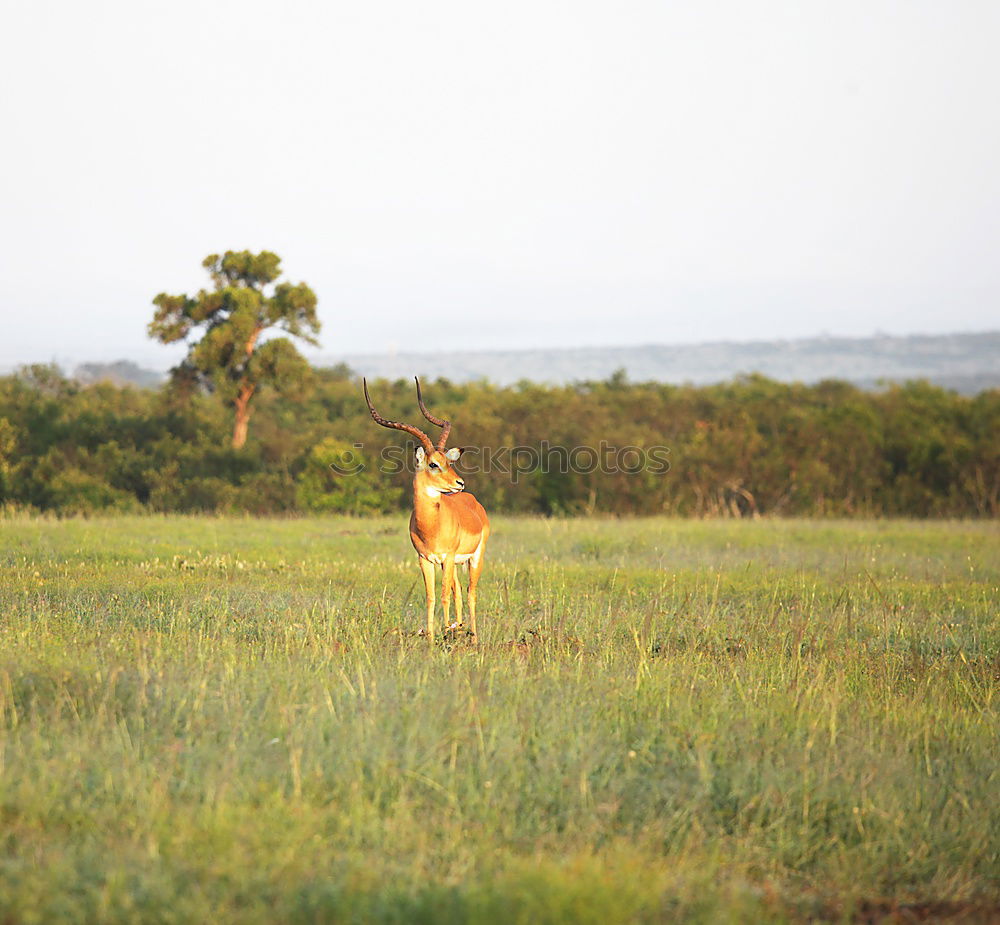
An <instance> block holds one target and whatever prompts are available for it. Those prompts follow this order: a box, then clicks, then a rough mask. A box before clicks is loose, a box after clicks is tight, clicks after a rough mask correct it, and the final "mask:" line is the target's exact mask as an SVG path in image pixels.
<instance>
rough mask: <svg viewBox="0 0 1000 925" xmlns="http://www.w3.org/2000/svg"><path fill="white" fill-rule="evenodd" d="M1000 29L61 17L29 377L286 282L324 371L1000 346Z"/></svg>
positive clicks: (13, 234)
mask: <svg viewBox="0 0 1000 925" xmlns="http://www.w3.org/2000/svg"><path fill="white" fill-rule="evenodd" d="M998 48H1000V3H998V2H996V0H983V2H972V0H934V2H913V0H907V2H884V0H861V2H858V0H832V2H811V0H787V2H780V3H779V2H765V0H758V2H753V3H748V2H745V0H738V2H728V3H727V2H711V0H698V2H690V0H685V2H667V0H660V2H651V0H632V2H627V3H621V2H619V3H611V2H603V3H597V2H581V0H576V2H554V0H534V2H519V0H513V2H510V0H508V2H505V3H501V4H497V3H490V4H486V3H477V2H469V0H465V2H451V0H447V2H437V0H435V2H424V3H415V2H412V0H411V2H395V0H393V2H378V0H361V2H358V0H354V2H350V3H347V2H339V0H334V2H315V3H307V2H301V0H291V2H287V0H286V2H284V3H282V4H272V3H264V2H262V0H238V2H214V0H197V2H192V0H165V2H143V0H89V2H87V3H79V2H76V0H74V2H69V0H32V2H20V3H15V2H11V3H8V4H6V5H5V10H4V15H3V26H2V29H0V79H2V87H3V90H2V93H0V130H2V132H3V138H4V141H3V144H2V148H0V150H2V152H3V155H2V156H3V170H2V171H0V196H2V200H0V254H2V266H0V312H2V316H3V328H2V333H3V336H2V339H0V365H10V364H15V363H21V362H28V361H40V360H49V359H53V358H56V359H63V360H74V361H75V360H85V359H107V360H110V359H116V358H119V357H130V358H133V359H137V360H139V361H140V362H145V363H146V364H148V365H156V366H160V367H165V366H166V365H169V363H170V362H171V360H172V359H174V357H175V354H172V353H171V352H170V351H169V350H167V348H164V347H161V346H158V345H155V344H154V343H153V342H151V341H149V340H148V339H147V338H146V335H145V325H146V323H147V322H148V320H149V318H150V316H151V313H152V306H151V304H150V300H151V299H152V297H153V296H154V295H155V294H156V293H157V292H160V291H164V290H165V291H167V292H182V291H193V290H196V289H197V288H199V287H200V286H202V285H204V284H206V283H207V277H206V276H205V274H204V271H203V270H202V269H201V266H200V263H201V260H202V258H203V257H204V256H205V255H206V254H209V253H212V252H219V251H223V250H226V249H242V248H252V249H255V250H258V249H263V248H267V249H270V250H274V251H276V252H277V253H278V254H280V255H281V256H282V258H283V261H284V268H285V270H286V272H287V274H288V275H289V277H291V278H292V279H293V280H295V281H298V280H305V281H306V282H308V283H309V284H310V285H311V286H312V287H313V288H314V289H315V290H316V292H317V294H318V295H319V297H320V313H321V317H322V320H323V322H324V330H323V333H322V342H323V353H325V354H334V353H341V352H369V351H372V352H374V351H379V350H382V349H389V348H390V347H393V346H395V347H397V348H400V349H402V348H406V349H420V350H433V349H462V348H468V349H484V348H490V347H497V348H501V347H502V348H509V347H539V346H555V345H594V344H634V343H645V342H653V341H656V342H676V341H697V340H715V339H734V340H745V339H752V338H771V337H796V336H808V335H813V334H817V333H820V332H828V333H831V334H844V335H867V334H871V333H873V332H874V331H876V330H882V331H886V332H890V333H900V334H902V333H911V332H939V331H951V330H977V329H986V328H996V327H998V326H1000V311H998V307H1000V304H998V303H1000V300H998V296H1000V257H998V247H997V245H998V243H1000V227H998V225H1000V52H998Z"/></svg>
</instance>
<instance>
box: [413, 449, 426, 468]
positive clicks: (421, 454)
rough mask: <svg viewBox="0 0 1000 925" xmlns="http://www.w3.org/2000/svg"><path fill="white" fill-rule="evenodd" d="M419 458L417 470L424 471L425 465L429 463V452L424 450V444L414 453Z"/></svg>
mask: <svg viewBox="0 0 1000 925" xmlns="http://www.w3.org/2000/svg"><path fill="white" fill-rule="evenodd" d="M414 455H415V457H416V460H417V472H422V471H423V470H424V467H425V466H426V465H427V454H426V453H425V452H424V448H423V447H422V446H418V447H417V452H416V453H415V454H414Z"/></svg>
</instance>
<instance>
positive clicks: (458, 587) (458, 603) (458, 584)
mask: <svg viewBox="0 0 1000 925" xmlns="http://www.w3.org/2000/svg"><path fill="white" fill-rule="evenodd" d="M458 572H459V570H458V568H457V567H456V568H455V622H456V623H458V624H461V623H462V579H461V578H460V577H459V574H458Z"/></svg>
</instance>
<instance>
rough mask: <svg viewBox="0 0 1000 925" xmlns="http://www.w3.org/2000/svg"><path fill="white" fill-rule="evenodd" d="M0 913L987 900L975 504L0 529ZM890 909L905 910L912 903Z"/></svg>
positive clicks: (992, 705) (86, 915) (274, 918)
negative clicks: (480, 549) (456, 561)
mask: <svg viewBox="0 0 1000 925" xmlns="http://www.w3.org/2000/svg"><path fill="white" fill-rule="evenodd" d="M0 537H2V544H0V557H2V566H3V569H2V573H0V605H2V621H0V737H2V739H0V921H2V922H5V923H12V925H20V923H29V922H39V923H43V922H44V923H51V922H62V921H67V922H69V921H111V922H114V921H142V922H213V923H225V922H235V921H240V922H279V921H280V922H364V921H373V920H374V921H389V922H400V923H403V922H427V923H442V922H443V923H447V922H462V921H476V922H494V921H495V922H525V923H528V922H531V923H535V922H546V921H548V922H599V923H601V925H608V923H613V922H633V921H661V920H663V919H683V920H685V921H705V922H720V921H722V922H725V921H760V920H767V921H805V920H812V919H828V920H833V921H841V920H845V921H846V920H850V919H851V918H852V917H855V916H857V917H864V916H868V917H869V919H870V918H872V917H874V918H878V916H879V915H881V914H888V913H890V912H891V911H892V910H893V909H894V908H895V907H896V906H897V905H900V904H914V905H913V907H912V909H910V910H909V911H910V912H913V914H918V913H919V914H934V913H936V914H937V915H938V916H939V917H948V916H949V915H953V914H954V915H958V914H960V913H961V914H966V915H969V916H972V920H986V919H988V918H989V916H991V915H994V914H996V913H997V912H998V910H1000V905H998V904H1000V879H998V871H1000V771H998V768H1000V735H998V730H1000V717H998V715H997V714H998V709H997V707H998V703H1000V698H998V697H997V682H998V679H1000V617H998V608H997V602H998V599H1000V593H998V587H1000V529H998V526H997V525H996V524H995V523H940V522H939V523H913V522H905V521H900V522H868V523H847V522H843V523H842V522H803V521H784V522H783V521H777V522H740V523H732V522H708V523H706V522H681V521H674V520H660V519H655V520H636V521H624V522H622V521H612V520H576V521H559V520H555V521H549V520H539V519H509V518H508V519H502V518H497V519H496V522H495V532H494V538H493V540H492V541H491V548H490V550H489V552H488V555H487V571H486V572H485V574H484V578H483V583H482V585H481V593H480V611H481V615H480V631H481V639H482V642H481V645H480V646H479V647H478V648H473V647H470V646H468V645H465V644H464V643H461V644H448V643H445V644H442V645H439V646H437V647H435V648H434V649H433V650H431V649H430V648H429V647H428V646H427V644H426V643H425V642H424V641H423V640H422V639H420V638H417V637H416V636H415V635H414V633H415V631H416V630H417V629H418V628H419V627H420V626H421V624H422V621H423V617H422V609H423V604H422V594H423V591H422V587H421V586H420V585H419V572H418V570H417V567H416V561H415V556H414V554H413V553H412V550H411V549H410V547H409V542H408V539H407V537H406V531H405V518H404V517H395V518H389V519H373V520H351V519H336V518H330V519H311V520H299V521H259V520H249V519H246V520H244V519H197V518H177V517H170V518H135V519H120V520H86V521H85V520H70V521H47V520H16V519H15V520H7V521H2V522H0ZM904 911H905V910H904Z"/></svg>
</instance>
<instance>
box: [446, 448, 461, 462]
mask: <svg viewBox="0 0 1000 925" xmlns="http://www.w3.org/2000/svg"><path fill="white" fill-rule="evenodd" d="M444 455H445V459H449V460H451V462H455V460H456V459H458V457H459V456H461V455H462V447H460V446H453V447H452V448H451V449H450V450H448V452H447V453H445V454H444Z"/></svg>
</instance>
